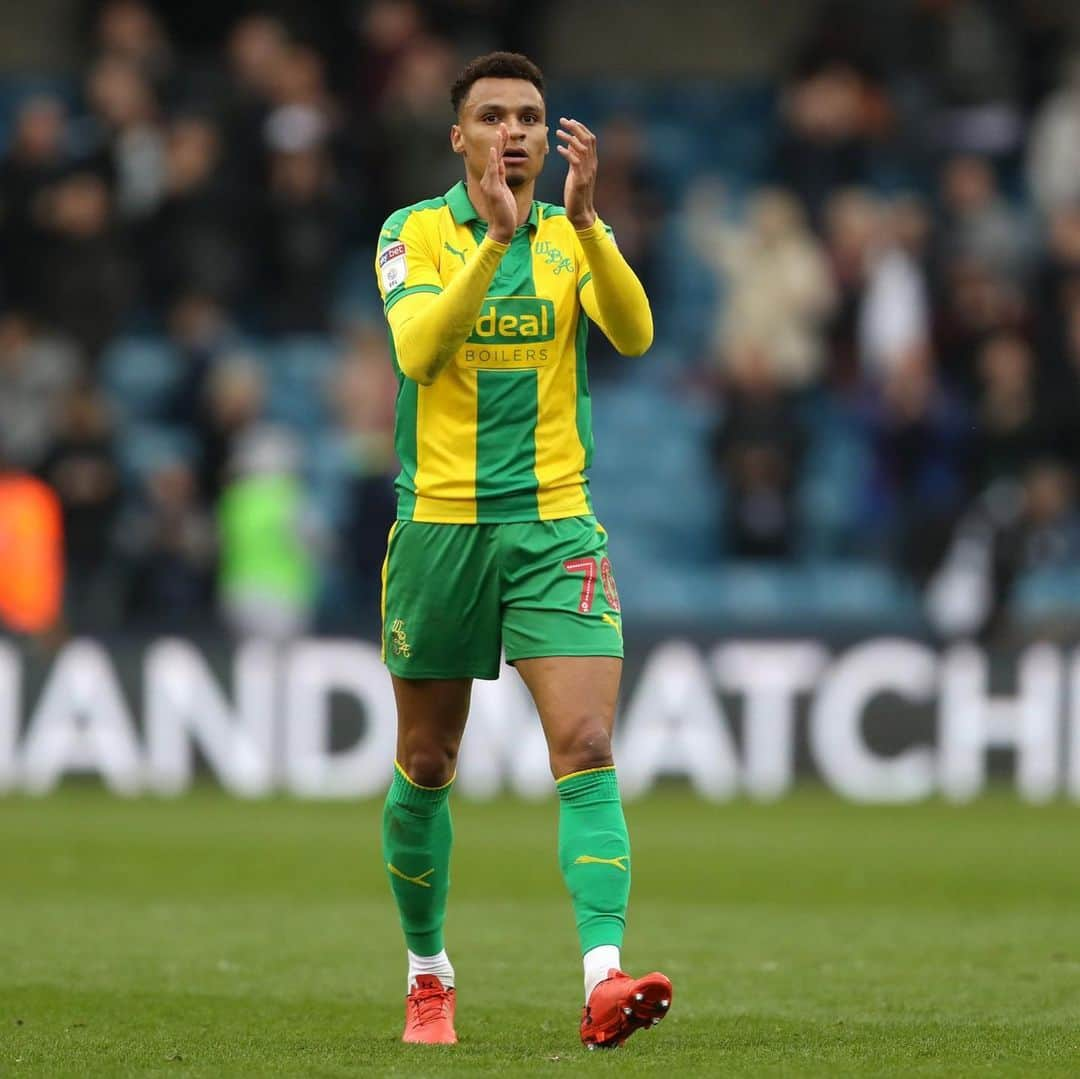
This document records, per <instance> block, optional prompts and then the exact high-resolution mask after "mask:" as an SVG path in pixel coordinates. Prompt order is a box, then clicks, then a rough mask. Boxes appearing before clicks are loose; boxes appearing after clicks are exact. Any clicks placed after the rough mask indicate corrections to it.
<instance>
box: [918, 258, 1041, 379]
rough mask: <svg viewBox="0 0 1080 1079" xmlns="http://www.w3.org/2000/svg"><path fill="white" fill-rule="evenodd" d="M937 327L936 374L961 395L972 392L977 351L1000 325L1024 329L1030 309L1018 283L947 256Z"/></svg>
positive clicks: (1007, 327) (1008, 329)
mask: <svg viewBox="0 0 1080 1079" xmlns="http://www.w3.org/2000/svg"><path fill="white" fill-rule="evenodd" d="M940 284H941V287H942V296H941V310H940V312H939V319H938V328H937V338H938V346H937V354H938V357H939V362H940V366H941V371H942V374H943V375H944V376H945V377H946V379H947V380H948V381H949V382H950V384H951V385H952V386H953V387H955V388H956V389H958V390H959V391H960V392H961V393H963V394H964V396H966V397H969V398H970V397H973V396H975V395H976V394H977V393H978V387H979V385H980V380H981V377H980V375H979V371H978V368H979V353H980V350H981V349H982V346H983V344H984V343H985V341H986V340H987V338H989V337H991V336H993V335H994V334H996V333H999V332H1002V331H1010V332H1024V331H1026V329H1027V328H1028V323H1029V320H1030V313H1029V309H1028V304H1027V299H1026V296H1025V294H1024V292H1023V291H1022V290H1021V289H1020V287H1019V286H1017V285H1015V284H1013V283H1012V282H1010V281H1008V280H1006V279H1005V278H1003V277H1000V276H997V275H995V274H994V273H992V272H991V271H990V270H988V269H987V268H986V267H984V266H982V265H981V264H980V263H978V262H974V261H971V260H967V259H959V258H957V259H953V260H952V261H951V262H950V263H949V264H948V265H947V267H946V268H945V276H944V278H943V279H942V281H941V282H940Z"/></svg>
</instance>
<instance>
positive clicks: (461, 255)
mask: <svg viewBox="0 0 1080 1079" xmlns="http://www.w3.org/2000/svg"><path fill="white" fill-rule="evenodd" d="M443 247H445V248H446V250H447V251H449V252H450V254H451V255H457V257H458V258H459V259H461V265H462V266H464V265H465V252H464V251H459V250H458V249H457V248H456V247H451V246H450V245H449V244H448V243H446V242H445V241H444V242H443Z"/></svg>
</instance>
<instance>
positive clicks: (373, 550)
mask: <svg viewBox="0 0 1080 1079" xmlns="http://www.w3.org/2000/svg"><path fill="white" fill-rule="evenodd" d="M541 7H542V6H541ZM452 8H454V5H444V4H438V3H429V4H423V3H420V2H419V0H371V2H370V3H366V4H359V5H357V6H356V8H355V11H354V12H353V16H354V17H353V18H352V20H351V21H350V22H349V24H348V30H349V33H350V34H351V35H352V37H351V38H350V40H349V41H348V42H347V44H346V45H345V46H342V45H341V43H338V47H337V48H336V49H335V50H333V51H332V52H330V51H328V50H327V49H326V48H325V47H322V46H320V44H319V43H318V42H317V41H314V40H312V39H311V38H310V37H309V36H305V33H304V31H303V28H302V27H298V26H297V25H294V24H292V23H290V22H289V21H288V20H287V19H282V18H280V17H278V16H276V15H274V14H271V13H262V12H258V11H256V12H255V13H253V14H248V15H245V16H243V17H242V18H239V19H237V20H236V21H235V22H234V23H233V24H232V26H231V28H230V29H229V31H228V34H227V36H226V38H225V39H224V41H223V42H221V43H220V49H219V50H218V51H217V53H216V54H215V55H213V56H210V57H208V56H205V55H199V56H187V55H182V54H181V50H180V49H179V47H178V46H177V44H176V43H175V42H174V41H172V40H170V37H169V35H168V34H167V32H166V30H165V27H164V24H163V23H162V22H161V20H160V19H159V18H158V17H157V16H156V15H155V13H154V10H153V8H152V7H151V6H149V5H148V4H147V3H144V2H143V0H106V2H105V3H103V4H101V5H100V7H99V8H98V11H97V14H96V17H95V20H94V23H93V27H92V32H91V40H90V49H89V55H88V60H87V63H86V67H85V72H84V74H83V77H82V79H81V83H80V85H79V86H78V87H76V88H74V90H73V91H72V92H63V91H60V90H58V91H56V92H28V93H26V94H25V95H23V96H22V97H21V99H20V100H19V101H18V103H17V105H16V107H15V108H14V109H13V116H12V121H11V125H10V131H9V138H8V139H7V143H6V146H5V147H4V148H3V155H2V158H0V535H2V534H4V532H5V528H6V529H7V530H8V534H13V530H14V531H17V530H18V529H22V530H23V531H24V532H25V533H26V534H27V535H29V536H40V537H41V539H40V542H38V543H36V544H35V543H33V542H31V543H29V544H28V547H29V548H30V549H33V550H34V559H35V562H34V566H35V567H36V568H34V569H33V570H32V572H31V570H30V569H28V568H27V567H26V566H21V565H17V564H16V563H15V562H11V561H9V562H8V564H7V572H6V574H5V573H2V572H0V623H6V624H7V625H8V626H9V627H11V628H15V629H32V628H34V627H38V628H40V625H41V623H42V618H44V620H45V621H46V622H47V621H48V620H49V618H48V615H47V614H46V615H45V616H41V615H38V614H33V613H32V612H34V611H38V610H39V609H41V610H46V611H47V610H48V609H49V604H48V602H45V601H43V600H42V598H41V597H40V596H38V597H34V596H30V597H29V598H28V597H27V596H26V595H25V594H24V593H25V592H26V588H25V587H24V586H25V582H26V580H28V579H30V578H33V579H36V580H40V581H41V582H42V594H43V595H44V596H45V597H46V599H47V597H48V596H49V595H52V596H58V595H60V594H62V595H63V608H64V613H63V624H64V625H65V626H66V627H67V628H68V629H70V630H72V631H75V632H78V631H81V630H84V629H91V630H94V629H111V628H120V627H127V626H131V625H139V624H147V625H153V626H155V627H157V628H166V629H168V628H181V629H182V628H187V627H192V626H198V625H204V624H206V623H207V622H210V621H214V620H222V619H223V620H224V621H225V623H226V624H228V625H230V626H232V627H233V628H234V629H235V630H236V631H238V632H250V631H258V632H262V633H268V634H270V635H272V636H279V637H285V636H288V635H291V634H294V633H297V632H301V631H303V630H305V629H307V628H310V627H312V626H315V627H317V628H318V627H324V626H329V627H331V628H332V626H333V623H334V613H333V612H334V610H335V609H337V610H339V611H340V609H341V608H342V607H343V606H344V605H346V604H351V605H352V609H353V611H354V612H355V611H362V612H370V616H371V618H372V619H373V618H374V617H375V614H376V609H377V601H376V597H377V591H378V576H379V563H380V561H381V557H382V547H383V542H384V537H385V531H386V527H387V524H388V521H389V519H390V518H391V516H392V512H393V498H392V489H391V483H392V476H393V474H394V472H395V470H396V468H395V462H394V459H393V450H392V417H393V395H394V379H393V377H392V374H391V368H390V362H389V358H388V355H387V349H386V343H385V336H384V333H383V329H382V327H381V325H380V321H379V312H378V309H377V306H375V307H374V308H373V307H372V306H371V304H373V303H374V298H372V301H371V302H370V303H369V305H368V306H366V307H365V306H364V305H363V304H361V305H359V307H357V306H356V305H352V306H350V305H349V304H342V303H341V302H340V297H341V295H342V281H343V280H344V279H347V278H348V277H349V275H350V274H353V275H354V276H358V277H359V279H361V280H363V281H364V282H365V285H366V284H368V283H369V282H368V278H369V277H370V268H369V267H368V265H367V258H368V252H369V250H370V247H371V244H372V243H373V238H374V237H375V235H376V233H377V231H378V228H379V225H380V223H381V222H382V220H383V219H384V217H385V216H386V214H387V213H388V212H389V211H391V210H392V209H394V208H396V207H398V206H401V205H404V204H407V203H410V202H412V201H416V200H418V199H421V198H426V197H430V196H431V195H433V194H437V193H440V192H442V191H444V190H446V189H447V188H449V187H450V186H451V185H452V184H453V183H454V182H455V181H456V180H457V179H458V178H459V171H460V163H459V161H458V160H457V159H456V158H455V157H454V156H453V155H452V154H450V153H449V151H448V145H447V135H446V132H447V127H448V123H449V121H450V119H451V117H450V115H449V106H448V103H447V88H448V86H449V84H450V82H451V81H452V79H453V77H454V75H455V74H456V71H457V69H458V67H459V66H460V63H461V62H462V60H463V59H466V58H468V56H470V55H474V54H476V53H478V52H481V51H486V50H488V49H491V48H500V47H511V48H514V47H523V46H525V45H526V44H527V42H528V41H529V40H531V39H532V28H531V27H530V26H529V24H527V23H525V22H524V21H523V20H524V16H523V15H521V14H520V13H515V12H514V11H513V10H512V9H511V7H510V5H508V4H502V3H498V2H495V0H491V2H486V3H471V4H469V5H467V6H466V10H464V11H457V10H456V9H455V10H454V11H453V17H452V18H451V17H448V13H449V12H450V9H452ZM538 10H540V9H538ZM1071 44H1072V43H1071V41H1070V39H1069V35H1068V34H1067V33H1066V32H1065V26H1064V24H1063V23H1062V22H1061V21H1060V16H1059V15H1056V14H1055V13H1054V10H1053V6H1052V5H1044V4H1042V3H1039V2H1038V0H1031V2H1011V0H882V2H881V3H874V4H869V3H857V2H852V0H847V2H841V3H838V4H831V5H829V6H828V7H827V9H826V11H825V12H824V14H823V15H822V17H821V18H820V20H819V21H818V22H817V23H816V24H815V25H814V26H813V27H812V28H811V31H810V32H809V33H808V35H807V37H806V38H805V40H804V41H803V43H802V46H801V48H800V50H799V53H798V55H797V56H796V57H795V58H794V59H793V61H792V63H791V64H790V67H789V69H788V70H787V71H786V73H783V74H782V75H778V76H777V78H776V80H775V81H776V97H775V115H774V117H773V119H772V121H771V123H772V125H773V128H772V130H773V132H774V134H773V135H772V137H771V138H770V142H769V152H768V155H767V160H766V161H765V162H764V163H763V165H762V167H760V168H758V169H756V171H755V170H751V172H752V175H750V177H749V179H750V181H751V182H750V183H749V184H748V185H744V187H743V188H742V189H739V190H738V191H736V190H735V189H734V187H733V185H732V184H731V183H730V182H728V178H727V177H725V176H723V175H721V174H718V173H710V172H708V171H703V170H701V169H697V168H696V167H695V163H694V162H690V163H689V166H688V169H687V172H688V182H687V183H685V184H683V185H682V186H679V185H673V184H671V183H665V182H664V181H663V178H662V176H661V170H659V169H658V168H657V167H656V163H655V162H654V161H653V160H652V159H651V158H650V149H649V146H650V141H649V138H648V133H647V130H646V127H645V124H644V123H643V121H642V120H641V119H640V118H638V117H635V116H633V115H632V114H629V113H626V112H622V113H620V114H618V115H615V116H612V117H611V118H609V120H608V121H607V122H605V123H604V125H603V127H602V130H601V147H602V168H601V173H600V181H599V185H600V186H599V191H598V194H597V203H598V206H599V208H600V211H601V213H602V214H603V215H604V216H605V218H606V219H607V220H608V222H609V223H610V224H611V225H613V226H614V229H615V233H616V236H617V238H618V241H619V243H620V247H621V248H622V249H623V251H624V252H625V253H626V254H627V257H628V258H629V259H630V260H631V262H632V264H634V265H635V267H636V268H637V269H638V271H639V273H640V274H641V276H642V277H643V279H644V280H645V282H646V285H647V287H648V288H649V289H650V294H651V295H652V296H653V300H654V306H656V307H657V308H658V313H659V317H658V325H659V326H660V330H661V346H662V345H663V328H664V322H665V320H664V317H663V310H664V308H665V305H673V304H675V303H676V302H677V298H676V297H675V296H674V295H672V291H673V289H672V286H671V280H672V274H671V273H670V272H668V271H669V269H670V266H669V263H670V257H671V252H670V250H666V248H669V247H670V244H668V243H667V241H666V240H665V237H670V236H672V235H673V234H675V230H677V229H679V228H681V229H683V230H684V234H685V235H686V236H688V237H690V238H691V241H690V243H689V244H688V247H689V249H690V250H688V251H687V252H686V254H685V257H686V258H689V259H693V260H694V261H695V264H696V266H697V268H698V270H699V271H700V272H701V273H702V274H703V275H705V277H706V278H707V279H708V280H709V282H710V283H711V284H710V288H711V292H710V299H709V301H708V303H707V304H706V305H705V306H704V307H702V308H701V311H700V315H701V317H700V319H699V320H698V321H700V322H701V323H702V327H701V329H702V332H701V334H700V335H699V340H698V342H697V343H696V344H695V345H694V346H693V347H687V348H684V350H683V351H684V353H685V354H684V355H681V356H680V357H678V359H679V363H678V365H677V366H678V369H679V372H680V374H679V379H680V382H681V385H682V389H683V391H684V392H689V393H694V394H698V395H701V396H703V397H705V398H706V399H707V401H708V402H709V407H710V408H711V409H712V410H713V413H714V415H715V422H714V430H713V432H712V436H711V441H710V444H709V453H710V454H711V458H712V461H713V466H714V471H713V475H712V477H708V476H703V477H702V482H703V483H716V484H719V485H722V487H723V489H724V490H725V492H726V499H725V507H726V508H725V513H724V518H723V522H722V524H721V525H720V526H719V527H718V531H719V534H718V536H717V542H716V557H717V558H720V557H730V558H735V559H747V560H755V561H765V562H793V561H796V560H798V559H800V558H802V557H804V555H805V549H806V545H805V544H804V543H803V542H802V540H801V536H802V535H803V531H804V528H805V522H804V521H803V520H802V515H803V513H804V504H805V499H804V498H801V497H800V492H801V491H803V490H804V486H805V484H804V479H805V475H804V474H805V468H806V461H807V457H808V454H809V443H810V441H811V440H812V438H813V437H814V435H813V431H812V426H813V425H812V422H811V419H810V417H812V416H814V415H821V413H822V409H823V407H826V406H827V408H828V409H829V410H831V411H830V412H829V413H828V414H829V415H832V416H839V417H841V420H842V422H843V423H844V424H845V425H847V426H848V427H850V429H851V430H852V431H853V432H854V438H855V441H856V444H857V446H858V447H859V454H860V468H859V469H858V470H857V474H858V482H857V483H856V484H855V485H854V486H852V487H851V488H850V489H849V490H846V491H845V492H844V498H845V500H846V501H847V503H848V507H849V510H850V513H849V517H850V526H849V527H848V529H847V530H846V531H845V532H843V533H842V534H841V535H839V536H838V538H836V539H835V540H834V548H835V549H834V550H832V551H831V552H830V554H832V555H836V556H842V557H860V558H875V559H880V560H883V561H884V562H885V563H886V564H888V565H891V566H894V567H896V568H897V569H898V570H899V571H900V572H902V573H904V574H906V575H907V576H908V577H909V578H910V579H911V580H913V581H915V582H917V583H919V584H920V586H922V587H923V588H924V590H925V595H926V597H927V610H928V613H929V615H930V618H931V620H932V621H933V622H934V624H936V625H937V627H938V628H939V629H941V630H942V631H943V632H949V633H969V632H980V631H982V632H985V631H987V630H988V629H990V628H992V627H993V626H994V625H995V624H996V620H998V619H999V618H1000V617H1001V612H1002V611H1003V609H1004V608H1005V606H1006V604H1005V598H1006V597H1007V595H1008V590H1009V588H1010V586H1011V582H1012V581H1013V580H1015V578H1016V577H1017V576H1018V575H1019V574H1022V573H1024V572H1025V571H1027V570H1029V569H1031V568H1034V567H1039V566H1043V565H1069V564H1076V563H1077V562H1078V561H1080V520H1078V515H1077V492H1076V489H1075V477H1076V475H1077V466H1078V465H1080V59H1077V56H1080V53H1078V54H1076V55H1075V56H1074V54H1073V53H1072V51H1071ZM534 51H535V50H534ZM342 57H344V58H345V59H344V62H343V60H342ZM536 59H538V60H539V61H540V62H541V63H543V61H544V59H545V58H544V56H543V55H538V56H536ZM710 137H712V138H714V139H716V140H723V139H724V137H725V134H724V132H723V131H717V132H715V133H714V134H712V135H711V136H710ZM555 197H557V195H556V196H555ZM665 259H667V260H668V261H667V262H665ZM371 291H372V293H373V291H374V290H373V286H372V288H371ZM142 338H146V339H150V338H153V339H155V340H159V341H161V342H163V343H164V345H163V348H162V349H159V350H158V353H155V354H154V356H156V359H154V356H151V355H150V353H147V352H145V351H144V352H142V353H140V352H138V350H131V349H129V350H128V351H126V352H125V351H123V350H122V349H119V350H118V342H122V341H131V340H135V339H142ZM595 340H596V339H595V338H594V341H595ZM702 342H703V344H702ZM673 347H674V346H673ZM661 351H662V349H661ZM676 351H677V348H676ZM140 357H141V358H140ZM162 357H164V359H163V360H162ZM327 357H329V359H327ZM152 360H153V362H164V363H165V364H167V365H169V370H168V371H167V372H166V374H165V376H163V377H162V378H161V379H160V380H159V384H158V385H157V386H156V388H155V389H154V392H153V393H152V394H149V395H147V396H145V397H144V398H143V399H142V406H141V407H142V412H141V414H140V415H139V416H138V417H137V418H138V419H139V421H140V422H148V423H149V424H152V425H154V426H155V428H156V429H163V430H167V431H170V432H174V433H176V432H179V433H181V434H182V435H183V436H184V437H183V438H180V439H179V440H176V441H174V442H173V443H171V444H169V445H168V446H166V447H164V448H163V447H162V446H161V445H160V444H157V445H155V446H154V447H150V445H149V443H146V444H145V445H142V444H140V443H138V442H137V440H136V441H134V442H133V441H132V439H131V438H130V437H129V436H130V430H129V428H130V425H131V421H132V416H131V415H127V414H125V407H129V402H126V401H125V398H124V394H123V393H119V392H117V391H116V387H127V388H128V390H130V388H131V386H132V384H135V385H136V389H137V386H138V384H139V382H140V379H142V378H145V377H148V376H146V375H145V371H148V370H150V369H151V367H152V366H153V364H152V362H151V361H152ZM594 362H595V367H594V374H595V376H596V378H597V379H598V381H599V383H600V385H599V386H598V392H599V393H602V392H603V384H604V381H605V380H607V379H612V380H614V379H617V378H623V377H625V378H632V377H633V374H632V373H630V374H623V373H622V371H623V368H621V367H618V366H616V364H615V363H614V361H613V358H612V357H611V356H610V355H609V354H607V353H606V352H605V350H604V349H603V347H602V343H597V346H596V349H595V355H594ZM139 364H145V365H147V366H146V367H145V369H143V368H140V369H139V370H132V369H131V365H139ZM125 365H127V366H125ZM275 365H276V366H275ZM305 365H310V367H311V368H312V369H314V368H317V369H318V378H314V377H312V370H311V369H308V367H307V366H305ZM290 372H292V375H290ZM293 375H295V378H294V379H293V381H292V382H290V381H289V379H290V378H292V377H293ZM282 387H284V389H283V388H282ZM305 393H316V394H317V395H319V398H320V399H319V401H318V402H315V403H314V404H311V405H310V406H306V405H304V403H303V402H302V401H300V400H299V398H300V397H301V396H302V395H303V394H305ZM136 396H138V394H137V393H136ZM122 436H123V437H122ZM125 439H126V444H127V445H128V446H129V447H130V446H132V445H134V446H135V447H136V450H135V451H134V452H130V451H129V452H128V453H127V454H125V451H124V448H123V447H124V444H125ZM312 445H315V446H316V447H317V449H318V454H321V457H320V460H323V461H325V460H326V459H329V458H333V460H334V461H335V462H337V466H338V472H337V473H336V475H337V477H338V482H337V485H336V487H335V490H334V494H333V497H331V498H323V499H321V500H320V499H319V498H315V499H312V498H311V497H309V496H310V495H312V493H313V492H314V493H317V492H318V477H317V475H315V473H317V472H318V471H319V466H318V465H316V466H314V468H313V466H312V464H311V458H312ZM140 446H142V448H140ZM144 450H145V452H143V451H144ZM28 478H36V481H37V483H38V486H37V487H34V486H33V485H32V484H31V485H28V483H27V480H28ZM20 499H22V501H20ZM27 500H28V501H27ZM50 500H51V501H50ZM50 507H51V508H50ZM48 537H52V538H51V539H49V538H48ZM49 551H52V552H53V554H52V556H51V558H52V562H51V564H50V562H49V558H50V556H49V554H48V552H49ZM50 565H51V568H50ZM331 566H332V567H334V569H333V572H330V570H329V567H331ZM5 581H6V584H5V583H4V582H5ZM20 582H21V584H20ZM328 593H329V594H330V595H331V597H332V598H333V599H334V600H335V601H336V602H332V603H327V602H326V596H327V594H328ZM42 603H44V607H42ZM35 604H36V606H35ZM28 612H30V613H28ZM363 617H366V615H365V616H363ZM361 620H363V619H362V618H361Z"/></svg>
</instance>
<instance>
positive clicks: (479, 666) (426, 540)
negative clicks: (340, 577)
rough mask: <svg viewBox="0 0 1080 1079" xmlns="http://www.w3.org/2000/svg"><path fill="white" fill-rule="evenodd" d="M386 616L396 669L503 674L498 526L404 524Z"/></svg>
mask: <svg viewBox="0 0 1080 1079" xmlns="http://www.w3.org/2000/svg"><path fill="white" fill-rule="evenodd" d="M382 615H383V626H382V637H383V640H382V651H383V660H384V661H385V663H386V665H387V667H389V668H390V673H391V674H393V675H395V676H397V677H399V678H405V679H429V680H430V679H435V680H452V679H469V678H497V677H498V674H499V651H500V648H501V644H502V642H501V636H500V626H499V578H498V559H497V537H496V536H495V534H494V532H493V531H492V526H491V525H449V524H427V523H424V522H419V521H398V522H397V523H396V524H395V525H394V527H393V528H392V529H391V530H390V538H389V540H388V542H387V551H386V562H385V563H384V565H383V601H382Z"/></svg>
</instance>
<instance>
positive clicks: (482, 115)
mask: <svg viewBox="0 0 1080 1079" xmlns="http://www.w3.org/2000/svg"><path fill="white" fill-rule="evenodd" d="M544 120H545V116H544V99H543V98H542V97H541V96H540V91H539V90H537V88H536V87H535V86H533V84H532V83H531V82H529V81H528V80H526V79H477V81H476V82H474V83H473V84H472V86H471V87H470V88H469V93H468V96H467V97H466V98H465V100H464V101H463V102H462V103H461V110H460V114H459V116H458V122H457V123H456V124H454V126H453V127H452V128H451V129H450V145H451V146H453V148H454V153H456V154H461V156H462V157H463V158H464V159H465V171H466V173H467V174H468V175H469V176H470V177H472V178H473V179H476V180H479V179H480V177H481V176H483V175H484V170H485V169H486V168H487V163H488V152H489V151H490V149H491V147H492V146H496V145H497V144H498V141H499V126H500V124H505V125H506V127H507V131H508V132H509V137H508V139H507V142H506V151H505V153H504V154H503V160H504V162H505V163H506V183H507V186H508V187H510V188H515V187H521V186H522V185H523V184H527V183H531V182H532V181H533V180H535V179H536V177H537V176H539V175H540V170H541V169H542V168H543V167H544V158H545V157H546V156H547V152H548V138H547V135H548V129H547V125H546V124H545V122H544Z"/></svg>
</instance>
